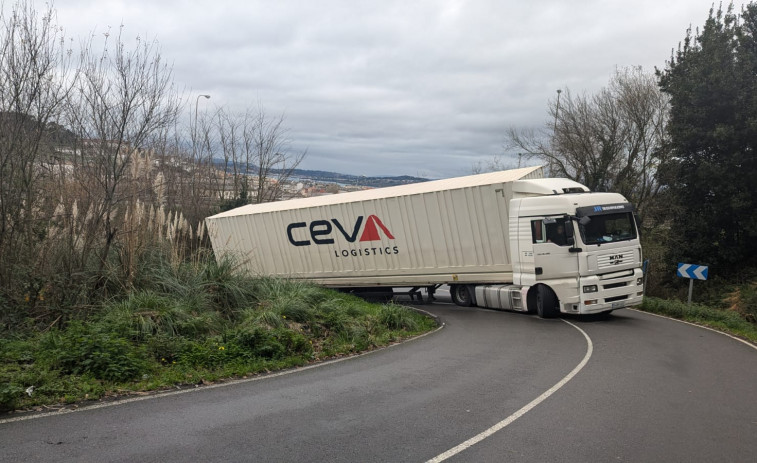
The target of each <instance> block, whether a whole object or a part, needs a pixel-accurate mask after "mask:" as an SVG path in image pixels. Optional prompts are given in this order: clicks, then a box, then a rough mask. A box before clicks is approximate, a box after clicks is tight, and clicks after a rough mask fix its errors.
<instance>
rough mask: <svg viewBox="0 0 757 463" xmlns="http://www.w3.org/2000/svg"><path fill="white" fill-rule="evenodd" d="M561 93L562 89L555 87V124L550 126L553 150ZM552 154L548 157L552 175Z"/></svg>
mask: <svg viewBox="0 0 757 463" xmlns="http://www.w3.org/2000/svg"><path fill="white" fill-rule="evenodd" d="M561 93H562V90H560V89H559V88H558V89H557V105H556V106H555V125H554V126H553V127H552V144H553V145H554V147H555V152H557V143H556V142H555V140H556V139H557V115H558V114H559V113H560V94H561ZM553 160H554V154H553V155H552V156H550V158H549V175H552V171H553V170H554V163H553Z"/></svg>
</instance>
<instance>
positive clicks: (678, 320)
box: [627, 307, 757, 350]
mask: <svg viewBox="0 0 757 463" xmlns="http://www.w3.org/2000/svg"><path fill="white" fill-rule="evenodd" d="M627 309H629V310H633V311H634V312H639V313H644V314H647V315H654V316H655V317H660V318H665V319H667V320H673V321H674V322H678V323H685V324H686V325H691V326H696V327H697V328H702V329H703V330H708V331H712V332H713V333H718V334H722V335H723V336H728V337H729V338H731V339H735V340H736V341H738V342H740V343H742V344H745V345H747V346H749V347H751V348H752V349H754V350H757V346H755V345H754V344H752V343H751V342H749V341H745V340H743V339H741V338H739V337H736V336H734V335H732V334H728V333H726V332H724V331H720V330H716V329H715V328H710V327H709V326H704V325H697V324H696V323H692V322H687V321H686V320H681V319H680V318H673V317H668V316H667V315H660V314H658V313H653V312H645V311H643V310H639V309H634V308H632V307H627Z"/></svg>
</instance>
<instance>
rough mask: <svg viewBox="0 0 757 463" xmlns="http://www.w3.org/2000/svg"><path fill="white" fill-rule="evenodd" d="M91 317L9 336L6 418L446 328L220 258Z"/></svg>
mask: <svg viewBox="0 0 757 463" xmlns="http://www.w3.org/2000/svg"><path fill="white" fill-rule="evenodd" d="M139 277H140V279H141V280H142V281H141V283H140V289H139V290H133V291H132V292H130V293H128V294H127V295H125V296H124V297H121V298H120V299H118V300H112V301H108V302H106V303H103V304H102V306H101V307H98V310H95V311H92V312H91V313H90V314H89V315H88V316H87V317H86V318H84V317H82V318H71V319H70V320H68V321H67V322H66V323H64V324H62V326H59V324H56V325H55V326H53V327H52V328H51V329H47V330H44V331H39V330H27V331H25V332H23V333H10V332H5V333H4V334H3V337H1V338H0V410H14V409H30V408H35V407H41V406H47V405H53V404H59V403H72V402H80V401H85V400H98V399H103V398H106V397H109V396H114V395H120V394H128V393H136V392H142V391H154V390H160V389H165V388H170V387H174V386H176V385H182V384H198V383H207V382H213V381H218V380H221V379H224V378H231V377H243V376H248V375H253V374H257V373H261V372H269V371H273V370H279V369H283V368H290V367H295V366H301V365H305V364H308V363H311V362H317V361H319V360H323V359H327V358H331V357H336V356H342V355H349V354H353V353H357V352H362V351H365V350H370V349H373V348H377V347H381V346H386V345H388V344H391V343H393V342H396V341H398V340H401V339H405V338H408V337H412V336H415V335H418V334H421V333H423V332H426V331H429V330H431V329H433V328H435V327H436V322H435V321H434V320H433V319H431V318H429V317H427V316H425V315H422V314H420V313H417V312H415V311H413V310H411V309H409V308H406V307H402V306H398V305H393V304H385V305H377V304H372V303H368V302H366V301H364V300H362V299H359V298H357V297H355V296H351V295H348V294H343V293H339V292H336V291H332V290H328V289H324V288H320V287H316V286H312V285H309V284H305V283H302V282H296V281H287V280H280V279H271V278H250V277H248V276H245V275H243V274H241V273H239V272H237V271H236V266H235V265H234V263H233V262H232V261H229V260H222V261H221V262H219V263H216V262H215V261H214V260H212V259H206V260H204V261H202V262H197V261H195V262H194V263H186V264H183V265H181V266H178V267H176V266H170V265H152V266H150V268H148V269H143V270H142V274H141V275H140V276H139Z"/></svg>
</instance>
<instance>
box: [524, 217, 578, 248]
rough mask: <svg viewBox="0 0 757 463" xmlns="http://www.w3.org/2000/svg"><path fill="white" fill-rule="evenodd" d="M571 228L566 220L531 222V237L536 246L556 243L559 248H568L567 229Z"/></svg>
mask: <svg viewBox="0 0 757 463" xmlns="http://www.w3.org/2000/svg"><path fill="white" fill-rule="evenodd" d="M566 226H570V223H566V220H565V219H558V220H555V219H540V220H532V221H531V237H532V242H533V243H534V244H537V243H554V244H556V245H558V246H568V238H567V235H566V234H565V227H566Z"/></svg>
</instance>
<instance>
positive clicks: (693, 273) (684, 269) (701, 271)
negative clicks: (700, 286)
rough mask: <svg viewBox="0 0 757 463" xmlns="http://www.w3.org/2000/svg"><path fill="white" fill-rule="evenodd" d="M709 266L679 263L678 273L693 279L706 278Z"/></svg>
mask: <svg viewBox="0 0 757 463" xmlns="http://www.w3.org/2000/svg"><path fill="white" fill-rule="evenodd" d="M707 271H708V267H707V266H706V265H694V264H680V263H679V264H678V271H677V272H676V275H678V276H679V277H682V278H691V279H692V280H706V279H707Z"/></svg>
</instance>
